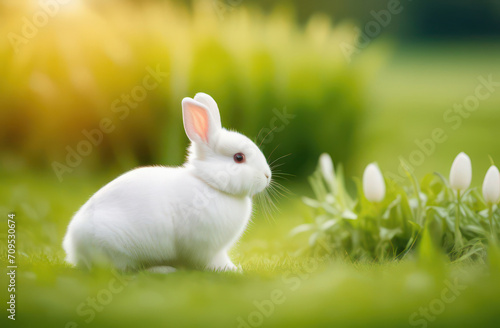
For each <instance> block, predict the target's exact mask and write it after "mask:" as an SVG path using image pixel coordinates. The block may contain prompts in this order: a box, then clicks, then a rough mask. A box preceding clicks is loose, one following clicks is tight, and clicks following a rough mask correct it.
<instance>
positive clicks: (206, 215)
mask: <svg viewBox="0 0 500 328" xmlns="http://www.w3.org/2000/svg"><path fill="white" fill-rule="evenodd" d="M182 115H183V119H184V129H185V131H186V134H187V136H188V138H189V139H190V140H191V146H190V148H189V155H188V159H187V162H186V163H185V164H184V165H183V166H182V167H177V168H174V167H164V166H154V167H142V168H137V169H134V170H132V171H129V172H127V173H125V174H123V175H121V176H119V177H118V178H116V179H115V180H113V181H111V182H110V183H108V184H107V185H106V186H104V187H103V188H101V189H100V190H99V191H97V192H96V193H95V194H94V195H93V196H92V197H91V198H90V199H89V200H88V201H87V203H85V204H84V205H83V206H82V207H81V208H80V210H79V211H78V212H77V213H76V214H75V215H74V217H73V219H72V220H71V222H70V224H69V226H68V230H67V233H66V236H65V237H64V242H63V247H64V250H65V251H66V254H67V257H66V261H67V262H69V263H71V264H73V265H77V266H83V267H87V268H91V267H92V266H95V265H96V264H98V263H99V262H100V261H103V260H104V261H105V263H107V264H111V265H112V266H113V267H114V268H116V269H118V270H123V271H128V270H139V269H149V270H151V271H154V272H167V271H170V270H171V269H172V267H174V268H175V267H178V266H183V267H188V268H194V269H207V270H236V266H235V265H234V264H233V263H232V262H231V260H230V259H229V257H228V254H227V252H228V250H229V249H230V248H231V246H232V245H233V244H234V243H235V242H236V241H237V240H238V239H239V237H240V236H241V234H242V233H243V231H244V230H245V227H246V225H247V223H248V221H249V220H250V215H251V213H252V196H253V195H254V194H256V193H258V192H261V191H262V190H264V189H265V188H266V187H267V186H269V184H270V182H271V170H270V168H269V165H268V164H267V162H266V158H265V157H264V155H263V154H262V152H261V151H260V149H259V148H258V147H257V146H256V145H255V144H254V143H253V142H252V141H251V140H250V139H248V138H247V137H245V136H243V135H241V134H239V133H237V132H233V131H228V130H226V129H224V128H222V126H221V120H220V114H219V109H218V107H217V104H216V102H215V101H214V99H213V98H212V97H210V96H209V95H207V94H204V93H198V94H196V96H195V97H194V99H191V98H184V99H183V100H182Z"/></svg>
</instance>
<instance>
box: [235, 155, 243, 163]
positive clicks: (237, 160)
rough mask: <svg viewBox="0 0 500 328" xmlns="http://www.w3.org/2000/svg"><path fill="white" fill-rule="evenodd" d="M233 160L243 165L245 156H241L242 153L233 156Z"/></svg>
mask: <svg viewBox="0 0 500 328" xmlns="http://www.w3.org/2000/svg"><path fill="white" fill-rule="evenodd" d="M233 159H234V161H235V162H236V163H244V162H245V154H243V153H237V154H234V156H233Z"/></svg>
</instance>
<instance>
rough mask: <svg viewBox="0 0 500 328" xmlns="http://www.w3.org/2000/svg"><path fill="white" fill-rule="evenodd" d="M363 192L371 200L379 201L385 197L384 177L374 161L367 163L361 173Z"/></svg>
mask: <svg viewBox="0 0 500 328" xmlns="http://www.w3.org/2000/svg"><path fill="white" fill-rule="evenodd" d="M363 192H364V193H365V197H366V199H368V200H369V201H371V202H380V201H382V200H383V199H384V198H385V181H384V177H383V176H382V172H380V169H379V168H378V166H377V165H376V164H375V163H372V164H369V165H368V166H367V167H366V169H365V172H364V173H363Z"/></svg>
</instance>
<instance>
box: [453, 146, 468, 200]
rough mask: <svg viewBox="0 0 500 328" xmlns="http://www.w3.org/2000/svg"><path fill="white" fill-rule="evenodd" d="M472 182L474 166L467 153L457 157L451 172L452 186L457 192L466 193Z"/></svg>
mask: <svg viewBox="0 0 500 328" xmlns="http://www.w3.org/2000/svg"><path fill="white" fill-rule="evenodd" d="M471 180H472V165H471V162H470V158H469V156H467V154H465V153H463V152H462V153H460V154H458V155H457V157H456V158H455V160H454V161H453V164H452V165H451V170H450V186H451V188H452V189H454V190H456V191H464V190H466V189H467V188H469V187H470V182H471Z"/></svg>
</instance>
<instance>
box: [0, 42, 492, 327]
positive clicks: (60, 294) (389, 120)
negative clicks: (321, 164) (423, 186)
mask: <svg viewBox="0 0 500 328" xmlns="http://www.w3.org/2000/svg"><path fill="white" fill-rule="evenodd" d="M448 49H450V48H448ZM456 50H457V49H456V48H455V50H454V49H451V50H448V51H449V52H450V53H455V51H456ZM494 50H495V49H490V48H486V50H485V51H479V50H477V51H476V57H475V58H476V59H475V60H472V59H470V58H468V57H465V56H458V57H457V58H454V59H453V60H454V61H455V62H454V64H453V67H454V68H453V69H451V68H449V67H448V69H447V66H446V65H445V63H447V62H448V60H449V58H448V57H447V55H446V52H445V53H443V52H441V51H438V52H437V53H435V54H434V56H432V55H429V49H428V48H425V49H411V50H408V49H407V50H404V49H403V50H402V51H399V52H396V54H397V57H396V59H395V60H394V61H391V64H390V65H388V66H387V67H386V68H384V69H383V70H382V71H381V72H380V74H379V76H378V77H377V80H375V81H374V82H373V85H372V86H371V87H370V90H371V91H370V94H369V95H368V96H367V99H369V100H371V101H373V102H372V103H371V105H370V106H369V113H368V117H367V119H366V122H365V126H364V129H363V131H362V132H361V134H360V136H359V137H358V141H359V144H360V147H359V155H358V156H357V158H356V160H355V164H354V165H353V167H352V168H350V171H351V172H353V171H354V173H353V174H356V175H357V176H360V175H361V172H362V168H363V167H364V165H366V164H367V163H368V162H371V161H375V160H376V161H378V162H379V163H380V164H381V166H382V168H383V170H396V168H397V163H396V164H394V163H395V161H397V157H398V155H399V154H401V156H408V154H409V153H410V152H411V150H412V149H411V147H412V142H413V140H414V138H425V136H426V135H429V133H430V132H431V131H432V128H434V127H440V126H441V125H440V124H444V123H443V121H442V111H444V110H446V109H448V108H449V107H450V106H452V105H453V103H454V102H455V101H460V100H463V98H464V97H466V96H467V95H468V94H470V93H471V92H473V90H474V87H475V86H476V85H477V82H476V80H475V79H476V77H477V76H478V75H480V74H486V75H487V74H489V72H490V71H491V70H490V68H491V67H497V68H498V67H500V66H498V65H496V66H495V65H494V64H495V63H496V62H497V61H498V59H497V57H495V56H493V55H492V54H493V53H494V52H495V51H494ZM488 51H490V52H489V55H488ZM399 56H400V57H399ZM426 56H428V57H426ZM426 58H427V60H426ZM424 63H425V64H424ZM419 65H424V67H425V69H424V68H422V67H421V66H419ZM449 65H450V67H452V66H451V65H452V64H449ZM457 65H458V66H459V67H462V69H461V70H460V69H456V67H457ZM446 72H448V73H450V74H451V73H453V74H456V76H454V75H453V74H451V75H450V74H447V73H446ZM491 73H492V74H494V73H495V72H491ZM444 76H446V78H445V77H444ZM499 76H500V75H499ZM452 85H453V87H452ZM395 86H398V89H395ZM440 86H442V88H441V89H439V88H440ZM471 90H472V91H471ZM424 95H425V96H424ZM498 104H500V96H499V95H498V94H493V95H492V97H491V98H490V99H489V100H487V101H485V102H484V103H482V104H481V106H482V107H481V110H478V111H477V112H476V113H475V114H474V115H475V116H471V118H470V120H467V121H466V122H464V125H463V129H462V128H461V129H460V131H456V135H452V134H450V141H448V142H447V143H446V144H445V145H443V146H442V147H441V148H438V149H436V151H435V153H433V155H432V156H429V158H428V159H427V160H426V161H425V163H424V164H422V166H420V167H419V169H418V170H417V172H416V173H417V175H418V176H419V177H421V175H422V173H423V172H428V171H432V170H434V169H435V170H439V171H441V172H442V173H444V174H447V170H448V169H449V166H450V165H451V161H452V160H453V157H454V155H456V153H458V151H460V150H465V151H468V152H469V153H470V155H471V157H472V159H473V165H475V164H474V162H475V161H476V160H477V162H478V163H479V165H478V166H477V172H479V170H482V169H483V167H484V169H486V166H487V164H488V163H489V159H488V157H487V155H488V152H487V150H485V149H484V148H483V147H474V146H475V144H479V143H481V142H483V141H484V139H483V138H492V136H493V133H494V132H495V129H496V126H494V123H496V122H498V120H499V119H500V117H499V116H498V115H500V114H499V112H498ZM483 108H484V111H483V110H482V109H483ZM476 114H477V115H476ZM388 125H389V126H390V128H388ZM497 139H498V138H497ZM462 142H463V145H462ZM489 144H491V143H489ZM462 146H463V149H462ZM469 149H470V151H469ZM488 151H489V154H491V155H492V156H493V157H494V158H495V159H497V160H498V158H500V153H498V152H499V151H500V147H496V148H494V149H491V150H488ZM481 156H483V157H481ZM424 170H425V171H424ZM475 170H476V169H475ZM116 174H118V172H108V173H105V174H104V173H102V174H99V175H97V176H93V177H92V179H89V178H88V175H85V174H83V175H78V174H74V175H71V176H68V177H67V178H66V179H65V180H64V182H62V183H59V182H58V181H57V179H56V178H55V176H54V175H53V174H52V173H51V172H48V173H37V172H31V173H26V172H23V171H20V172H17V173H12V174H2V176H1V177H0V178H1V181H2V182H3V183H2V188H1V189H0V197H1V198H0V199H2V202H1V203H0V206H1V207H2V211H1V213H7V212H9V211H15V212H16V214H17V228H16V229H17V234H16V240H17V242H18V243H17V263H18V272H17V281H16V295H17V296H16V301H17V303H16V304H17V313H16V321H15V322H13V321H11V320H8V319H7V318H6V313H4V315H3V316H2V318H1V319H0V325H1V327H23V328H24V327H183V326H193V327H195V326H196V327H242V328H243V327H367V326H368V327H404V326H415V327H466V326H475V327H488V326H491V327H493V326H498V323H500V313H499V312H498V308H499V306H500V278H499V276H500V271H498V270H497V269H495V268H492V267H490V266H489V263H488V262H487V261H484V262H483V261H476V262H461V263H448V262H446V261H442V260H436V259H432V258H428V257H426V256H420V257H418V256H416V255H415V256H409V257H407V258H405V259H404V260H402V261H394V262H383V263H373V262H368V261H361V262H354V263H353V262H352V261H350V260H349V258H348V257H344V256H329V257H322V256H315V255H314V254H309V255H301V256H298V255H297V254H296V251H297V249H299V248H300V247H302V246H303V245H304V243H306V242H307V240H304V239H301V238H293V239H292V238H289V237H288V233H289V231H290V230H291V229H292V228H293V227H294V226H297V225H298V224H301V223H303V218H304V217H307V216H310V215H312V213H311V212H310V210H309V209H308V208H307V207H306V206H305V205H304V204H302V203H301V201H300V196H301V195H302V194H310V193H311V191H310V190H309V188H308V187H307V186H303V185H295V184H293V183H290V185H288V187H290V188H291V189H292V191H293V192H294V194H292V195H290V196H289V198H288V199H282V200H281V201H280V203H279V205H278V206H279V208H280V212H276V213H274V214H273V215H272V217H267V216H265V215H264V214H263V212H262V211H257V213H256V215H255V217H254V219H253V222H252V223H251V225H250V226H249V228H248V230H247V232H246V233H245V235H244V237H243V239H242V240H241V241H240V242H239V244H238V245H237V246H236V247H235V248H234V249H233V250H232V253H231V256H232V258H233V259H234V262H236V263H239V264H240V265H241V267H242V269H243V273H242V274H237V273H215V272H194V271H186V270H181V271H178V272H175V273H172V274H169V275H161V274H150V273H138V274H118V273H114V272H110V271H105V270H103V271H94V272H90V273H89V272H82V271H79V270H77V269H74V268H71V267H69V266H67V265H66V264H65V263H64V261H63V259H64V253H63V251H62V248H61V242H62V237H63V236H64V232H65V228H66V225H67V223H68V222H69V220H70V218H71V216H72V213H74V212H75V211H76V210H77V209H78V208H79V206H81V204H83V203H84V202H85V201H86V199H87V198H88V197H89V196H90V195H91V194H92V193H93V192H95V191H96V190H97V189H98V188H99V187H100V186H102V185H103V184H105V183H106V182H107V181H109V179H111V178H112V177H114V176H115V175H116ZM481 179H482V177H479V176H476V177H475V178H474V182H473V184H474V185H475V186H479V183H480V182H481ZM285 184H286V183H285ZM5 215H6V214H5ZM6 230H7V229H6V227H5V228H2V230H0V231H1V235H0V239H1V241H2V242H1V246H0V248H1V258H2V263H6V246H5V245H6V243H5V240H6ZM0 283H1V285H2V286H7V285H8V282H7V278H6V275H5V274H4V275H2V278H1V279H0ZM2 288H4V287H2ZM3 295H4V296H3V297H2V302H3V304H5V302H6V301H7V300H6V297H7V293H4V294H3Z"/></svg>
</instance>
